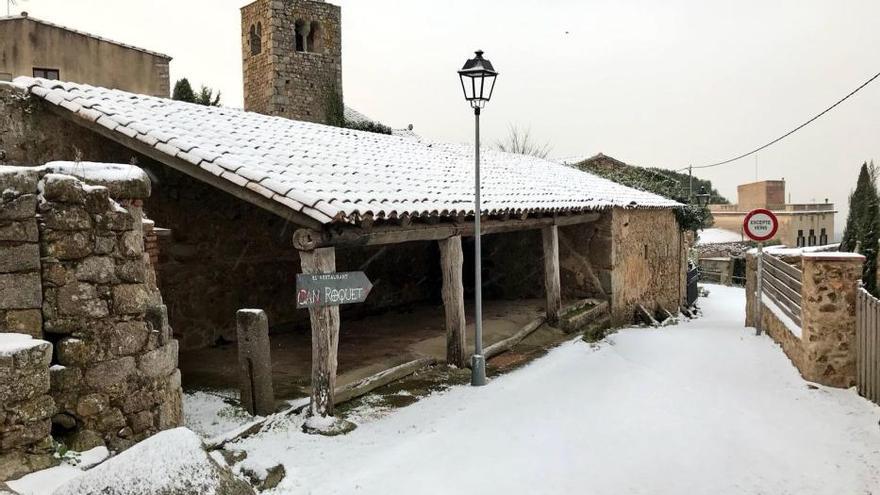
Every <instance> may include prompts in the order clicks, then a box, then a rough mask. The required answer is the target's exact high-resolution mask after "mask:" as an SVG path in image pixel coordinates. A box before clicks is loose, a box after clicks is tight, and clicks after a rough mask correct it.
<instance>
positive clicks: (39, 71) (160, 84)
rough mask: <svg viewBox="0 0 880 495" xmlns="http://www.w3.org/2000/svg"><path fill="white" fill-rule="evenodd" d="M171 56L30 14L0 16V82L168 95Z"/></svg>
mask: <svg viewBox="0 0 880 495" xmlns="http://www.w3.org/2000/svg"><path fill="white" fill-rule="evenodd" d="M170 62H171V57H169V56H168V55H163V54H161V53H156V52H153V51H150V50H145V49H143V48H137V47H134V46H131V45H126V44H124V43H119V42H116V41H111V40H108V39H106V38H102V37H100V36H95V35H93V34H89V33H84V32H82V31H77V30H75V29H71V28H68V27H64V26H59V25H57V24H53V23H51V22H46V21H43V20H40V19H36V18H34V17H32V16H29V15H28V14H27V13H26V12H23V13H22V14H21V15H17V16H11V17H0V80H7V81H8V80H11V79H13V78H15V77H18V76H32V77H43V78H46V79H57V80H63V81H73V82H78V83H85V84H91V85H93V86H102V87H106V88H113V89H121V90H123V91H130V92H132V93H140V94H146V95H151V96H164V97H168V96H169V91H170V89H169V87H170V81H169V73H168V64H169V63H170Z"/></svg>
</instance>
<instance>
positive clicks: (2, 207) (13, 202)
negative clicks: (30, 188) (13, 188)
mask: <svg viewBox="0 0 880 495" xmlns="http://www.w3.org/2000/svg"><path fill="white" fill-rule="evenodd" d="M36 213H37V195H36V194H25V195H22V196H13V197H10V198H8V199H7V198H6V197H3V198H2V199H0V220H26V219H29V218H34V215H35V214H36Z"/></svg>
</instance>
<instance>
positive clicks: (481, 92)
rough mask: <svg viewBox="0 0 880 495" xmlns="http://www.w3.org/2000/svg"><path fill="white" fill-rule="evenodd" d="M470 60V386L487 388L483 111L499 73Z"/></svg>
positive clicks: (464, 71)
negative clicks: (482, 217) (482, 229)
mask: <svg viewBox="0 0 880 495" xmlns="http://www.w3.org/2000/svg"><path fill="white" fill-rule="evenodd" d="M475 54H476V56H475V57H474V58H472V59H468V61H467V62H465V63H464V67H462V68H461V70H460V71H458V76H459V78H460V79H461V89H462V91H464V99H465V100H467V102H468V103H470V105H471V108H473V109H474V121H475V126H474V146H475V148H474V299H475V301H474V303H475V316H474V329H475V330H474V354H473V356H472V357H471V385H473V386H481V385H485V384H486V357H485V356H483V288H482V285H483V281H482V273H481V266H482V261H481V253H480V215H481V213H482V208H481V207H480V110H481V109H482V108H483V107H484V106H486V103H487V102H488V101H489V99H490V98H492V91H493V90H494V89H495V78H496V77H497V76H498V73H497V72H495V69H494V68H493V67H492V62H489V61H488V60H486V59H484V58H483V51H482V50H477V51H476V52H475Z"/></svg>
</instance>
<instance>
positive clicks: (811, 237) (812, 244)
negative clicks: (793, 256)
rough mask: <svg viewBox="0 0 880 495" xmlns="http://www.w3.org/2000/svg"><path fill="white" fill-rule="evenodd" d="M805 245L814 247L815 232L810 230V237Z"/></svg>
mask: <svg viewBox="0 0 880 495" xmlns="http://www.w3.org/2000/svg"><path fill="white" fill-rule="evenodd" d="M807 245H808V246H815V245H816V231H815V230H813V229H810V237H809V238H808V239H807Z"/></svg>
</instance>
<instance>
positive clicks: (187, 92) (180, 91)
mask: <svg viewBox="0 0 880 495" xmlns="http://www.w3.org/2000/svg"><path fill="white" fill-rule="evenodd" d="M171 99H172V100H178V101H185V102H187V103H198V104H199V105H205V106H209V107H217V106H220V92H219V91H218V92H217V95H216V96H214V90H212V89H211V88H209V87H207V86H202V88H201V89H200V90H199V92H198V93H196V92H195V91H193V88H192V85H191V84H190V83H189V80H188V79H187V78H185V77H184V78H183V79H179V80H178V81H177V82H176V83H175V84H174V91H173V92H172V93H171Z"/></svg>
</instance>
